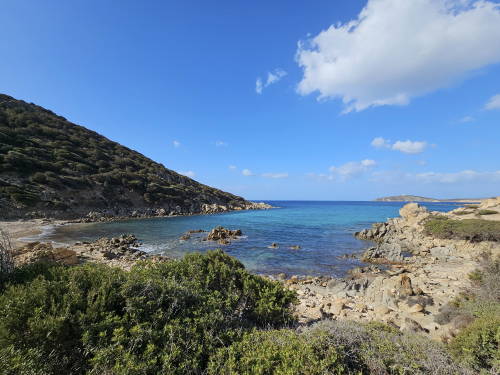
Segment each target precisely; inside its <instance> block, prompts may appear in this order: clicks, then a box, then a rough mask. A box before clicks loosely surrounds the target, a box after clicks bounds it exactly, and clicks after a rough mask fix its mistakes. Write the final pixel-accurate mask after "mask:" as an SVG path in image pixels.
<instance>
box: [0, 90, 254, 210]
mask: <svg viewBox="0 0 500 375" xmlns="http://www.w3.org/2000/svg"><path fill="white" fill-rule="evenodd" d="M204 204H217V205H224V206H227V207H228V208H245V207H246V206H247V205H248V204H249V202H247V201H245V200H244V199H243V198H241V197H238V196H235V195H232V194H229V193H226V192H223V191H220V190H218V189H214V188H211V187H209V186H206V185H202V184H200V183H198V182H196V181H194V180H192V179H190V178H188V177H185V176H182V175H180V174H178V173H176V172H174V171H172V170H169V169H167V168H165V167H164V166H163V165H161V164H158V163H155V162H154V161H152V160H150V159H148V158H147V157H145V156H143V155H141V154H140V153H138V152H136V151H134V150H131V149H129V148H127V147H124V146H122V145H120V144H118V143H116V142H113V141H110V140H109V139H107V138H105V137H103V136H101V135H99V134H97V133H96V132H93V131H91V130H89V129H86V128H84V127H82V126H78V125H75V124H73V123H71V122H69V121H67V120H66V119H65V118H64V117H61V116H57V115H56V114H54V113H53V112H51V111H49V110H47V109H44V108H42V107H39V106H37V105H35V104H32V103H26V102H24V101H21V100H16V99H14V98H12V97H10V96H7V95H1V94H0V217H1V218H17V217H58V218H72V217H80V216H82V215H83V216H84V215H87V214H88V213H89V212H98V213H99V215H101V214H102V215H106V216H129V215H165V214H192V213H199V212H202V211H203V205H204Z"/></svg>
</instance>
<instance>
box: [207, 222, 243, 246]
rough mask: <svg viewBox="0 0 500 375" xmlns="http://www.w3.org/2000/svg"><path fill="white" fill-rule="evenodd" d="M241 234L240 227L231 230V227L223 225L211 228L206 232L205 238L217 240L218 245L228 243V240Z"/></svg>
mask: <svg viewBox="0 0 500 375" xmlns="http://www.w3.org/2000/svg"><path fill="white" fill-rule="evenodd" d="M241 235H242V232H241V230H240V229H236V230H231V229H226V228H224V227H221V226H218V227H216V228H214V229H212V230H211V231H210V232H209V233H208V235H207V237H206V238H205V240H208V241H217V242H218V243H219V244H220V245H228V244H230V243H231V242H230V241H229V240H231V239H236V238H237V237H239V236H241Z"/></svg>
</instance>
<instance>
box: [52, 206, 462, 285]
mask: <svg viewBox="0 0 500 375" xmlns="http://www.w3.org/2000/svg"><path fill="white" fill-rule="evenodd" d="M266 203H269V204H271V205H273V206H274V207H277V208H274V209H271V210H262V211H238V212H230V213H223V214H214V215H196V216H182V217H166V218H153V219H134V220H126V221H119V222H110V223H92V224H77V225H67V226H61V227H55V228H53V230H52V231H50V232H48V233H46V234H45V237H44V239H49V240H52V241H55V242H59V243H74V242H76V241H92V240H95V239H97V238H100V237H115V236H119V235H121V234H123V233H133V234H135V235H136V236H137V238H138V239H139V240H140V241H141V243H142V246H141V249H142V250H145V251H147V252H150V253H154V254H163V255H167V256H170V257H175V258H178V257H182V256H183V255H184V254H186V253H189V252H193V251H201V252H203V251H206V250H209V249H215V248H223V249H224V251H226V252H227V253H228V254H230V255H232V256H234V257H236V258H238V259H239V260H240V261H241V262H242V263H243V264H244V265H245V267H246V268H247V269H249V270H250V271H252V272H255V273H258V274H267V275H276V274H279V273H285V274H286V275H287V276H291V275H301V276H304V275H331V276H337V277H339V276H343V275H344V274H345V272H346V271H347V270H348V269H350V268H352V267H354V266H356V265H358V264H359V261H357V260H355V259H353V258H349V257H347V258H346V257H343V255H345V254H353V253H359V252H361V251H362V250H363V249H365V248H367V247H368V246H370V243H369V242H366V241H361V240H358V239H356V238H354V236H353V234H354V232H357V231H360V230H362V229H364V228H367V227H369V226H371V224H372V223H375V222H380V221H386V220H387V219H388V218H391V217H396V216H398V215H399V213H398V211H399V209H400V208H401V207H402V206H403V205H404V203H403V202H359V201H358V202H345V201H338V202H335V201H329V202H318V201H266ZM421 204H422V205H424V206H426V207H428V208H429V209H430V210H433V211H449V210H452V209H454V208H457V207H459V206H461V205H463V204H461V203H449V202H446V203H421ZM218 225H222V226H223V227H226V228H229V229H241V230H242V232H243V234H244V236H243V237H241V238H240V239H238V240H235V241H233V242H232V243H231V244H230V245H227V246H221V245H217V244H216V243H214V242H210V241H203V240H202V237H203V234H200V235H194V236H193V237H192V238H191V239H190V240H186V241H183V240H180V237H181V235H182V234H183V233H185V232H187V231H188V230H193V229H203V230H210V229H212V228H214V227H216V226H218ZM205 235H206V234H205ZM273 242H276V243H277V244H278V246H279V248H277V249H271V248H269V246H270V245H271V243H273ZM293 245H298V246H300V247H301V248H300V250H292V249H290V247H291V246H293Z"/></svg>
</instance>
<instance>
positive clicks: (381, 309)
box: [373, 304, 391, 317]
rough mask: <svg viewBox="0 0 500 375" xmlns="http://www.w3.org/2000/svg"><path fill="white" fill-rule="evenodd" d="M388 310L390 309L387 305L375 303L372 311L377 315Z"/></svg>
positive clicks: (386, 312) (385, 313)
mask: <svg viewBox="0 0 500 375" xmlns="http://www.w3.org/2000/svg"><path fill="white" fill-rule="evenodd" d="M390 311H391V310H390V309H389V308H388V307H387V306H385V305H382V304H379V305H375V307H374V308H373V312H374V313H375V315H377V316H379V317H382V316H384V315H387V314H389V312H390Z"/></svg>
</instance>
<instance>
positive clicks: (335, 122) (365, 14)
mask: <svg viewBox="0 0 500 375" xmlns="http://www.w3.org/2000/svg"><path fill="white" fill-rule="evenodd" d="M0 24H1V25H2V32H1V33H0V53H1V58H0V92H2V93H5V94H8V95H11V96H13V97H15V98H17V99H22V100H25V101H27V102H33V103H36V104H38V105H41V106H43V107H45V108H48V109H51V110H52V111H54V112H56V113H58V114H60V115H62V116H64V117H66V118H67V119H68V120H70V121H72V122H74V123H76V124H79V125H83V126H85V127H87V128H89V129H92V130H94V131H97V132H99V133H100V134H102V135H104V136H106V137H108V138H110V139H112V140H114V141H116V142H119V143H121V144H123V145H125V146H127V147H129V148H132V149H135V150H137V151H139V152H141V153H143V154H144V155H146V156H148V157H150V158H151V159H153V160H155V161H158V162H160V163H162V164H164V165H165V166H166V167H167V168H170V169H173V170H175V171H178V172H179V173H182V174H185V175H187V176H189V177H192V178H194V179H195V180H197V181H200V182H202V183H204V184H207V185H211V186H214V187H217V188H220V189H223V190H226V191H230V192H232V193H235V194H238V195H241V196H244V197H245V198H247V199H254V200H261V199H262V200H266V199H267V200H280V199H282V200H287V199H293V200H371V199H374V198H376V197H380V196H387V195H399V194H414V195H422V196H430V197H438V198H459V197H490V196H497V195H500V2H499V1H496V0H484V1H472V0H411V1H408V0H369V1H361V0H349V1H335V0H329V1H313V2H311V1H302V0H294V1H290V0H276V1H259V0H256V1H251V2H250V1H234V0H231V1H230V0H219V1H216V2H208V1H203V0H198V1H194V0H183V1H160V0H157V1H155V0H150V1H142V2H139V1H130V0H121V1H120V2H112V1H102V0H73V1H65V0H48V1H39V0H29V1H28V0H2V10H1V13H0Z"/></svg>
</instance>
